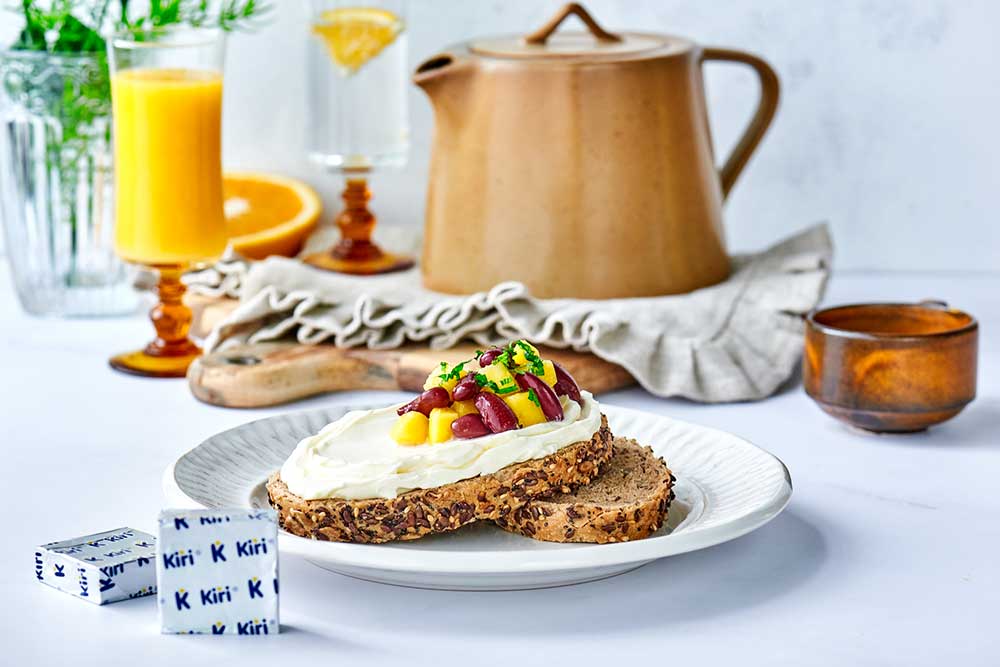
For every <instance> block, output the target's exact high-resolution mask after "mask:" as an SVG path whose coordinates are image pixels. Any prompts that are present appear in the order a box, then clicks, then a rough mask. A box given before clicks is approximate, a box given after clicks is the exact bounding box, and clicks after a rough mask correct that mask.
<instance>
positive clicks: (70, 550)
mask: <svg viewBox="0 0 1000 667" xmlns="http://www.w3.org/2000/svg"><path fill="white" fill-rule="evenodd" d="M87 544H91V543H90V542H88V543H87ZM53 551H55V552H56V553H57V554H66V555H67V556H72V555H74V554H78V553H80V552H81V551H83V547H82V546H80V545H79V544H78V545H76V546H72V547H66V548H64V549H53Z"/></svg>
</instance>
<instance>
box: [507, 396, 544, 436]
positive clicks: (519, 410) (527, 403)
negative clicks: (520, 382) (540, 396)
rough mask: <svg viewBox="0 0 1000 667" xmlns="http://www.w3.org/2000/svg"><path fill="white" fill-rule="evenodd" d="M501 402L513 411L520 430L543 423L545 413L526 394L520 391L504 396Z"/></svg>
mask: <svg viewBox="0 0 1000 667" xmlns="http://www.w3.org/2000/svg"><path fill="white" fill-rule="evenodd" d="M503 400H504V402H505V403H506V404H507V406H508V407H509V408H510V409H511V410H513V411H514V416H515V417H517V422H518V423H519V424H520V425H521V427H522V428H523V427H526V426H531V425H532V424H541V423H542V422H544V421H545V413H544V412H542V408H541V406H539V405H536V404H535V402H534V401H532V400H531V396H530V395H529V394H528V392H526V391H522V392H518V393H516V394H509V395H507V396H504V397H503Z"/></svg>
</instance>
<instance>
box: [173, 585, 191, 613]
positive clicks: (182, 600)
mask: <svg viewBox="0 0 1000 667" xmlns="http://www.w3.org/2000/svg"><path fill="white" fill-rule="evenodd" d="M174 604H175V605H177V611H181V610H184V609H190V608H191V603H190V602H188V591H186V590H184V589H183V588H181V589H178V590H177V591H176V592H175V593H174Z"/></svg>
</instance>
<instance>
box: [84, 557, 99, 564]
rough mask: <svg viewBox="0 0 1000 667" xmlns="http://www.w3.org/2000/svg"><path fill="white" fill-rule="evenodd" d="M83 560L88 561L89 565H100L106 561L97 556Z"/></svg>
mask: <svg viewBox="0 0 1000 667" xmlns="http://www.w3.org/2000/svg"><path fill="white" fill-rule="evenodd" d="M83 560H85V561H87V562H88V563H100V562H101V561H102V560H104V559H103V558H98V557H97V556H91V557H90V558H84V559H83Z"/></svg>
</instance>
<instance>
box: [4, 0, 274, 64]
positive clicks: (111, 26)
mask: <svg viewBox="0 0 1000 667" xmlns="http://www.w3.org/2000/svg"><path fill="white" fill-rule="evenodd" d="M130 4H131V3H130V2H129V0H119V2H118V5H117V8H113V7H112V3H111V0H50V2H48V3H45V4H43V3H42V2H41V0H21V5H20V13H21V15H22V16H23V19H24V27H23V28H22V30H21V32H20V34H19V35H18V37H17V39H16V40H15V41H14V43H13V44H12V45H11V48H12V49H16V50H29V51H48V52H52V53H94V52H102V51H104V49H105V47H106V43H105V35H108V34H109V33H112V32H116V31H130V32H135V33H137V34H141V33H142V32H144V31H147V30H150V29H153V28H163V27H168V26H174V25H188V26H192V27H205V26H211V25H214V26H218V27H219V28H221V29H222V30H225V31H233V30H241V29H250V28H252V27H254V26H255V25H256V23H257V21H258V20H259V19H260V18H261V17H263V16H264V15H265V14H267V13H268V12H270V11H271V9H272V7H271V6H270V5H268V4H265V3H263V2H260V1H259V0H150V2H149V6H148V8H147V10H146V12H144V13H139V14H138V15H135V12H133V11H131V8H130Z"/></svg>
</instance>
